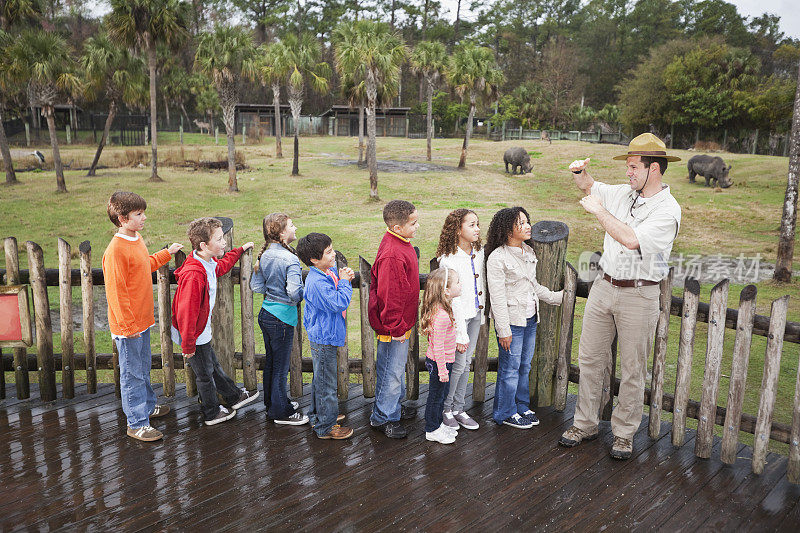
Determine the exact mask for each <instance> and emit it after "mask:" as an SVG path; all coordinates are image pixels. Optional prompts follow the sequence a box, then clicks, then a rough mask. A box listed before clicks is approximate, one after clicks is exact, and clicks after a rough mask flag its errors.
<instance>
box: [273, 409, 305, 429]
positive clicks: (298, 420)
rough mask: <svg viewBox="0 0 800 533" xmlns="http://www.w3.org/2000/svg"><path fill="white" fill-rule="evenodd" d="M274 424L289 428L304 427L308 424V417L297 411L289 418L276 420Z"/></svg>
mask: <svg viewBox="0 0 800 533" xmlns="http://www.w3.org/2000/svg"><path fill="white" fill-rule="evenodd" d="M273 422H275V423H276V424H285V425H287V426H302V425H303V424H308V416H306V415H304V414H303V413H302V412H300V411H297V412H296V413H295V414H293V415H292V416H290V417H289V418H276V419H275V420H273Z"/></svg>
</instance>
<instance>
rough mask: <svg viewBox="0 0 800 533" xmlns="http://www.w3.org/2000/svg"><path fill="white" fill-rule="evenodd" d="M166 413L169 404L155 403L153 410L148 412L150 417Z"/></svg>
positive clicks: (157, 416)
mask: <svg viewBox="0 0 800 533" xmlns="http://www.w3.org/2000/svg"><path fill="white" fill-rule="evenodd" d="M167 413H169V405H156V406H155V407H154V408H153V412H152V413H150V418H161V417H162V416H164V415H165V414H167Z"/></svg>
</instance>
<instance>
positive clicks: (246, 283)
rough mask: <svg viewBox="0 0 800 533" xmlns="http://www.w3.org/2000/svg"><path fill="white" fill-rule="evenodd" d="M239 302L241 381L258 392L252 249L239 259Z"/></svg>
mask: <svg viewBox="0 0 800 533" xmlns="http://www.w3.org/2000/svg"><path fill="white" fill-rule="evenodd" d="M239 272H240V275H239V300H240V302H241V307H242V379H243V380H244V386H245V388H246V389H247V390H248V391H250V392H253V391H257V390H258V378H257V377H256V338H255V318H254V317H253V291H252V289H250V278H251V277H252V276H253V249H252V248H251V249H249V250H246V251H245V252H244V253H243V254H242V257H241V259H239Z"/></svg>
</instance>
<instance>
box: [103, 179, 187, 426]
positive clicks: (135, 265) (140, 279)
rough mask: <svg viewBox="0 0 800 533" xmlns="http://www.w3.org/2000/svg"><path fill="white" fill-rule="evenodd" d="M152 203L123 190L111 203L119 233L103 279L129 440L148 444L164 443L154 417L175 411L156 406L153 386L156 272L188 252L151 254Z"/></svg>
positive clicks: (110, 214)
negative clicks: (147, 238)
mask: <svg viewBox="0 0 800 533" xmlns="http://www.w3.org/2000/svg"><path fill="white" fill-rule="evenodd" d="M145 209H147V202H145V201H144V198H142V197H141V196H139V195H138V194H136V193H132V192H122V191H118V192H115V193H114V194H112V195H111V198H110V199H109V200H108V208H107V210H108V217H109V218H110V219H111V222H113V223H114V225H115V226H117V227H118V228H119V231H118V232H117V233H116V234H115V235H114V237H113V238H112V239H111V242H110V243H109V244H108V247H107V248H106V251H105V253H104V254H103V277H104V278H105V287H106V299H107V300H108V325H109V329H111V335H112V337H113V338H114V342H115V343H116V344H117V349H118V350H119V371H120V377H119V382H120V392H121V393H122V410H123V411H124V412H125V416H126V417H127V419H128V436H129V437H133V438H134V439H138V440H142V441H154V440H158V439H161V438H163V436H164V435H163V434H162V433H161V432H160V431H158V430H157V429H154V428H153V427H151V426H150V418H157V417H160V416H164V415H165V414H167V413H168V412H169V406H167V405H156V395H155V393H154V392H153V388H152V387H151V386H150V366H151V364H152V355H151V353H150V326H152V325H153V324H155V320H154V318H153V309H154V305H153V279H152V273H153V272H155V271H156V270H158V269H159V268H160V267H162V266H164V265H166V264H167V263H169V260H170V258H171V257H172V254H174V253H175V252H177V251H178V250H180V249H181V248H183V245H181V244H179V243H173V244H171V245H170V247H169V248H167V249H166V250H159V251H158V252H156V253H154V254H152V255H150V254H148V253H147V247H146V246H145V244H144V240H143V239H142V236H141V235H140V234H139V231H141V230H142V229H143V228H144V221H145V220H147V217H146V216H145V214H144V211H145Z"/></svg>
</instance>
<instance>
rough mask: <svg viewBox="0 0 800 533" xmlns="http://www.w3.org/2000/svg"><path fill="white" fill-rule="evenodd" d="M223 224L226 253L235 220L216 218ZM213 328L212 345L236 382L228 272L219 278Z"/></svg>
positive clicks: (231, 279) (231, 292) (231, 290)
mask: <svg viewBox="0 0 800 533" xmlns="http://www.w3.org/2000/svg"><path fill="white" fill-rule="evenodd" d="M216 218H217V219H219V221H220V222H222V231H223V233H224V234H225V251H226V252H228V251H230V250H231V248H233V220H231V219H230V218H227V217H216ZM211 327H212V328H213V331H214V335H213V336H212V337H211V345H212V347H213V348H214V352H215V353H216V354H217V359H219V364H220V366H221V367H222V370H224V371H225V373H226V374H228V376H230V377H231V379H233V380H234V381H235V380H236V364H235V357H234V352H235V350H236V345H235V344H234V340H233V278H232V277H231V273H230V272H228V273H227V274H225V275H224V276H218V277H217V303H216V304H215V305H214V311H213V313H212V316H211Z"/></svg>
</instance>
